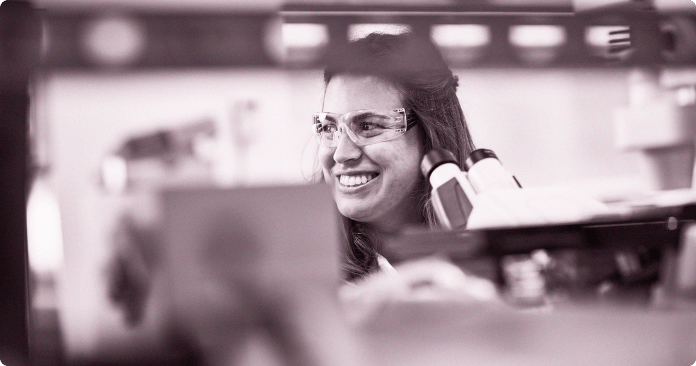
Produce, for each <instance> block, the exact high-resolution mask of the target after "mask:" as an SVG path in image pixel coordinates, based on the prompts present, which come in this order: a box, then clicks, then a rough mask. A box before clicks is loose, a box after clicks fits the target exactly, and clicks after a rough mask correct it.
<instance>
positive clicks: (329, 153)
mask: <svg viewBox="0 0 696 366" xmlns="http://www.w3.org/2000/svg"><path fill="white" fill-rule="evenodd" d="M317 159H319V165H320V166H321V171H322V174H324V179H325V180H328V179H329V178H330V175H331V168H332V167H333V166H334V165H335V164H336V162H335V161H334V159H333V149H327V148H325V147H319V151H318V153H317Z"/></svg>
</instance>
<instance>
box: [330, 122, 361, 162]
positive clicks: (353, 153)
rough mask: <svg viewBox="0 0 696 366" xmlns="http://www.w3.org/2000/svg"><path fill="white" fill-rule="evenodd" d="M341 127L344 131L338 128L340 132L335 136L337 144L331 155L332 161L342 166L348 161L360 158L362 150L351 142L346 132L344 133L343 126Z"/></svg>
mask: <svg viewBox="0 0 696 366" xmlns="http://www.w3.org/2000/svg"><path fill="white" fill-rule="evenodd" d="M343 127H344V130H342V131H341V129H340V128H339V131H341V132H340V133H339V134H338V135H339V136H337V137H338V144H337V145H336V150H335V151H334V154H333V158H334V161H335V162H337V163H340V164H344V163H346V162H348V161H350V160H357V159H359V158H360V157H361V156H362V149H361V148H360V146H358V145H356V144H355V142H353V140H351V138H350V136H348V132H347V131H345V126H343Z"/></svg>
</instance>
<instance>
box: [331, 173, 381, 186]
mask: <svg viewBox="0 0 696 366" xmlns="http://www.w3.org/2000/svg"><path fill="white" fill-rule="evenodd" d="M377 175H378V174H377V173H360V174H341V175H339V176H338V182H339V183H340V184H341V185H342V186H346V187H359V186H362V185H364V184H367V183H368V182H370V181H371V180H373V179H375V178H376V177H377Z"/></svg>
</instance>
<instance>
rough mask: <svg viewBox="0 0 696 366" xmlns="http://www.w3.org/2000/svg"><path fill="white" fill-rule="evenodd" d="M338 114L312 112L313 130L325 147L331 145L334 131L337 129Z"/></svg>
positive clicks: (332, 144)
mask: <svg viewBox="0 0 696 366" xmlns="http://www.w3.org/2000/svg"><path fill="white" fill-rule="evenodd" d="M340 118H341V117H340V115H336V114H333V113H315V114H314V132H315V133H316V135H317V138H319V142H320V143H321V144H322V145H324V146H326V147H333V146H335V145H334V142H333V141H334V133H335V132H336V131H338V121H339V120H340Z"/></svg>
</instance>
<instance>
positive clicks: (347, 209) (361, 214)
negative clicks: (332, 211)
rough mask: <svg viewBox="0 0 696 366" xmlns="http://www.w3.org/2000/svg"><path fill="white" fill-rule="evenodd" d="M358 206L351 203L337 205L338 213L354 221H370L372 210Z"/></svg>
mask: <svg viewBox="0 0 696 366" xmlns="http://www.w3.org/2000/svg"><path fill="white" fill-rule="evenodd" d="M360 206H361V205H355V204H353V203H345V202H344V203H338V212H340V213H341V215H343V216H345V217H347V218H349V219H351V220H354V221H360V222H368V221H370V217H371V216H372V210H370V209H368V208H366V207H360Z"/></svg>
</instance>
